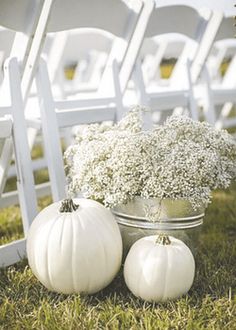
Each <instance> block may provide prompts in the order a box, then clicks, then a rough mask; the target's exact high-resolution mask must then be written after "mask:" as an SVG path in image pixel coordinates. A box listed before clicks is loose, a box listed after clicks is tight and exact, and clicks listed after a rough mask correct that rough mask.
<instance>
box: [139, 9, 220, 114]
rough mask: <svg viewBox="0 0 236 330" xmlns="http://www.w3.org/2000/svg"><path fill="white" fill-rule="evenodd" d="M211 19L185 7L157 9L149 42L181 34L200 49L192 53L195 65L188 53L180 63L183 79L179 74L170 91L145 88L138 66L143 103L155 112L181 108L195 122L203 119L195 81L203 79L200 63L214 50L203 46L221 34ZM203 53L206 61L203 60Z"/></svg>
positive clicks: (149, 32)
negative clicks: (155, 38) (197, 102)
mask: <svg viewBox="0 0 236 330" xmlns="http://www.w3.org/2000/svg"><path fill="white" fill-rule="evenodd" d="M170 17H171V19H170ZM210 18H211V15H210V13H209V15H208V18H207V19H206V18H204V17H203V16H202V15H201V13H200V12H198V11H197V10H196V9H194V8H192V7H189V6H182V5H173V6H165V7H156V8H155V10H154V11H153V12H152V15H151V18H150V20H149V23H148V27H147V30H146V33H145V37H146V38H153V37H155V36H157V35H162V34H166V33H179V34H181V35H185V36H187V37H188V38H190V39H191V40H194V41H195V42H196V44H197V45H198V47H196V50H195V51H194V53H193V54H191V52H189V57H190V59H191V60H192V62H190V61H189V60H188V54H187V50H186V49H185V51H184V54H183V55H182V60H181V61H180V62H181V64H180V63H178V64H179V65H178V68H177V67H176V68H175V69H176V70H178V69H179V68H180V67H181V75H180V74H178V75H177V74H175V75H174V79H173V80H172V84H170V86H168V88H160V87H159V86H153V85H152V86H150V87H149V86H145V84H144V80H143V74H142V70H141V68H140V66H139V65H137V66H136V70H135V76H136V77H135V80H136V82H137V86H138V88H139V92H140V99H141V102H142V104H144V105H147V106H149V107H150V108H151V110H152V112H158V114H160V111H162V112H163V111H165V112H166V110H170V109H175V108H177V107H181V108H183V109H187V108H188V109H189V114H190V116H191V117H192V118H193V119H195V120H197V119H198V118H199V115H198V110H197V105H196V102H195V98H194V93H193V80H194V81H196V79H197V77H198V76H199V74H200V72H201V69H202V67H200V63H201V61H203V58H204V59H205V56H206V54H207V53H208V51H209V50H210V48H209V45H207V50H206V49H205V48H204V47H203V46H205V45H206V40H207V41H208V42H210V44H211V43H212V42H213V40H214V37H215V33H216V31H217V28H216V26H215V24H214V29H213V28H212V26H213V22H212V21H211V22H210ZM219 19H220V17H219ZM214 23H215V22H214ZM203 48H204V49H203ZM188 51H189V47H188ZM203 52H204V57H203V56H202V55H203V54H202V53H203Z"/></svg>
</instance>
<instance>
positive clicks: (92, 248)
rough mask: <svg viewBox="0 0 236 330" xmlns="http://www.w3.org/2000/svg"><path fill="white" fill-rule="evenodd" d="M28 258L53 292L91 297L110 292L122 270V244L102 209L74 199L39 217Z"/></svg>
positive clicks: (29, 240) (30, 238) (110, 217)
mask: <svg viewBox="0 0 236 330" xmlns="http://www.w3.org/2000/svg"><path fill="white" fill-rule="evenodd" d="M27 254H28V260H29V265H30V267H31V269H32V271H33V273H34V274H35V276H36V277H37V278H38V279H39V281H40V282H41V283H42V284H44V285H45V286H46V287H47V288H48V289H49V290H52V291H56V292H62V293H88V294H91V293H95V292H97V291H99V290H101V289H103V288H104V287H106V286H107V285H108V284H109V283H110V282H111V281H112V280H113V278H114V277H115V275H116V274H117V272H118V270H119V269H120V266H121V259H122V239H121V235H120V231H119V228H118V225H117V223H116V221H115V219H114V216H113V215H112V213H111V212H110V211H109V210H107V209H106V208H105V207H104V206H103V205H101V204H100V203H98V202H95V201H92V200H88V199H74V200H73V201H72V200H71V199H69V200H65V201H62V202H56V203H53V204H51V205H49V206H48V207H46V208H45V209H44V210H43V211H41V212H40V213H39V214H38V215H37V217H36V218H35V220H34V221H33V223H32V225H31V227H30V230H29V233H28V238H27Z"/></svg>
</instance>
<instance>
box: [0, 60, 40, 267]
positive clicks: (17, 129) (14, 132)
mask: <svg viewBox="0 0 236 330" xmlns="http://www.w3.org/2000/svg"><path fill="white" fill-rule="evenodd" d="M4 72H5V77H4V84H7V85H8V88H9V91H10V93H9V95H10V105H9V106H4V107H2V106H1V103H0V115H1V117H0V127H1V129H0V131H1V133H0V138H1V141H2V148H1V157H0V195H1V196H2V193H3V189H4V187H5V183H6V178H7V171H8V169H9V165H10V162H11V160H12V158H11V155H12V151H13V150H14V160H15V166H16V172H17V188H18V194H19V204H20V208H21V214H22V222H23V229H24V234H25V236H26V235H27V232H28V229H29V226H30V224H31V222H32V221H33V219H34V217H35V216H36V214H37V199H36V193H35V187H34V178H33V171H32V164H31V156H30V150H29V146H28V140H27V134H26V132H27V129H26V121H25V119H24V111H23V110H24V107H23V99H22V94H21V88H20V73H19V66H18V63H17V61H16V59H15V58H13V59H11V60H7V61H6V62H5V64H4ZM23 255H25V238H24V239H22V240H19V241H14V242H11V243H10V244H5V245H4V246H0V267H1V266H7V265H9V264H12V263H14V262H16V261H18V260H19V259H20V258H21V257H23Z"/></svg>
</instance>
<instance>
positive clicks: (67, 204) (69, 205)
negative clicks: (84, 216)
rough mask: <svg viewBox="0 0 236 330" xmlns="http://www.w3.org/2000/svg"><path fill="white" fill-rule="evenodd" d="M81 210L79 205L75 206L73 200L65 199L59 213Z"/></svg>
mask: <svg viewBox="0 0 236 330" xmlns="http://www.w3.org/2000/svg"><path fill="white" fill-rule="evenodd" d="M78 208H79V205H77V204H75V203H74V202H73V200H72V199H71V198H67V199H64V200H63V201H62V202H61V207H60V209H59V211H60V212H61V213H63V212H73V211H76V210H77V209H78Z"/></svg>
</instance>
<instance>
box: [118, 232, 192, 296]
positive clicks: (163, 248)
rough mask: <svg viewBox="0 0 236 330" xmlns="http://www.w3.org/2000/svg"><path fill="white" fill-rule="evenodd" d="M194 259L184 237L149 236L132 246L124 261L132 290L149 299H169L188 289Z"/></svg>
mask: <svg viewBox="0 0 236 330" xmlns="http://www.w3.org/2000/svg"><path fill="white" fill-rule="evenodd" d="M194 273H195V262H194V258H193V255H192V253H191V251H190V249H189V248H188V247H187V245H185V244H184V243H183V242H182V241H180V240H178V239H176V238H174V237H171V236H170V237H168V236H165V235H164V236H156V235H154V236H148V237H144V238H141V239H139V240H138V241H136V242H135V243H134V245H133V246H132V247H131V249H130V251H129V253H128V255H127V257H126V260H125V265H124V277H125V282H126V284H127V286H128V288H129V289H130V291H131V292H132V293H133V294H134V295H135V296H137V297H140V298H142V299H144V300H147V301H155V302H159V301H166V300H168V299H175V298H178V297H180V296H181V295H183V294H185V293H187V292H188V290H189V289H190V287H191V286H192V283H193V279H194Z"/></svg>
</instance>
